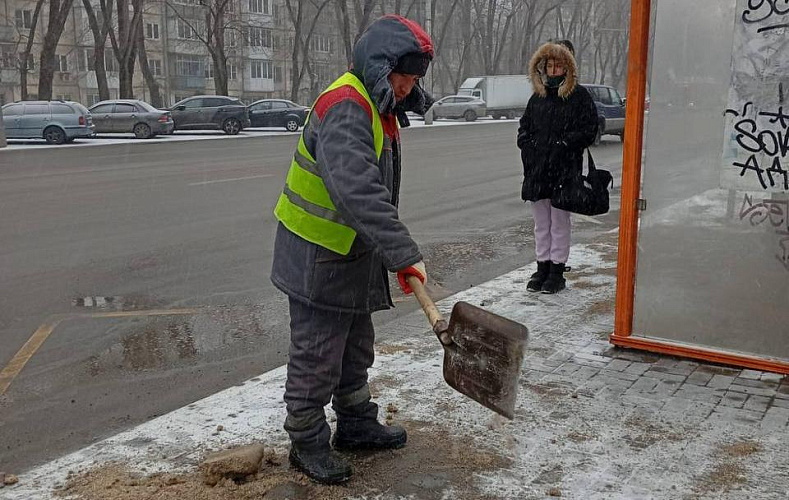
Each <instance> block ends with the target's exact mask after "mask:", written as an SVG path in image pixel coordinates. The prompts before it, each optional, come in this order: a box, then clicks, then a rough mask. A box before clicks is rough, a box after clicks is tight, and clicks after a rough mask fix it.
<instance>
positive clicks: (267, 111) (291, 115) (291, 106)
mask: <svg viewBox="0 0 789 500" xmlns="http://www.w3.org/2000/svg"><path fill="white" fill-rule="evenodd" d="M309 112H310V108H308V107H306V106H301V105H299V104H296V103H295V102H291V101H286V100H284V99H261V100H259V101H255V102H253V103H252V104H250V105H249V121H250V122H251V123H252V126H253V127H285V128H286V129H287V130H288V131H290V132H295V131H297V130H298V129H299V127H302V126H304V123H305V122H306V121H307V115H308V114H309Z"/></svg>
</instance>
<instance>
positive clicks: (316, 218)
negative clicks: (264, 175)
mask: <svg viewBox="0 0 789 500" xmlns="http://www.w3.org/2000/svg"><path fill="white" fill-rule="evenodd" d="M345 85H350V86H351V87H353V88H354V89H356V90H357V91H358V92H359V94H361V95H362V96H363V97H364V99H365V100H366V101H367V102H368V103H369V104H370V109H371V110H372V128H373V142H374V144H375V156H376V158H378V159H379V160H380V158H381V151H382V150H383V144H384V130H383V126H382V125H381V117H380V115H379V114H378V108H377V107H376V106H375V104H373V101H372V100H371V99H370V96H369V95H368V94H367V89H365V88H364V85H363V84H362V82H361V81H360V80H359V79H358V78H357V77H356V76H355V75H354V74H352V73H345V74H344V75H342V76H341V77H340V78H338V79H337V80H336V81H335V82H334V83H332V84H331V85H329V87H328V88H327V89H326V90H324V91H323V93H322V94H321V96H322V95H323V94H325V93H327V92H329V91H331V90H334V89H336V88H338V87H342V86H345ZM318 99H320V96H319V97H318ZM316 102H317V100H316ZM313 109H314V107H313ZM311 114H312V112H310V115H311ZM307 120H308V121H309V116H308V117H307ZM306 130H307V127H306V123H305V127H304V131H302V134H301V138H300V139H299V145H298V147H297V148H296V153H295V154H294V155H293V160H292V161H291V163H290V170H289V171H288V177H287V180H286V181H285V189H284V190H283V192H282V194H281V195H280V197H279V200H278V201H277V206H276V208H274V215H275V216H276V218H277V220H279V221H280V222H281V223H282V224H283V225H284V226H285V227H286V228H288V230H290V231H291V232H293V233H295V234H297V235H299V236H301V237H302V238H304V239H305V240H307V241H309V242H312V243H315V244H316V245H320V246H322V247H324V248H327V249H329V250H331V251H333V252H335V253H338V254H340V255H348V252H350V251H351V245H353V242H354V240H355V239H356V231H355V230H354V229H353V228H351V227H350V226H349V225H348V224H347V223H345V222H344V221H343V219H342V217H341V216H340V214H339V213H338V212H337V208H336V207H335V206H334V203H332V201H331V198H330V196H329V191H328V190H327V189H326V184H324V182H323V178H322V177H321V166H320V165H318V163H317V162H316V161H315V158H313V156H312V155H311V154H310V152H309V151H307V147H306V146H305V145H304V132H305V131H306Z"/></svg>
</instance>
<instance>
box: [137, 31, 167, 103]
mask: <svg viewBox="0 0 789 500" xmlns="http://www.w3.org/2000/svg"><path fill="white" fill-rule="evenodd" d="M137 50H138V51H139V56H140V70H141V71H142V76H143V78H144V79H145V84H146V85H147V86H148V91H149V92H150V94H151V104H152V105H153V107H155V108H161V107H162V106H164V101H163V100H162V94H161V92H159V82H157V81H156V76H155V75H154V74H153V72H152V71H151V68H150V66H149V65H148V54H147V53H146V52H145V32H144V31H143V29H142V23H140V25H139V26H138V27H137Z"/></svg>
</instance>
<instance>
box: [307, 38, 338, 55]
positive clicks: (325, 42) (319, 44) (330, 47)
mask: <svg viewBox="0 0 789 500" xmlns="http://www.w3.org/2000/svg"><path fill="white" fill-rule="evenodd" d="M310 48H311V49H312V50H313V51H315V52H333V51H334V40H333V39H332V38H331V37H330V36H326V35H319V34H314V35H312V38H311V39H310Z"/></svg>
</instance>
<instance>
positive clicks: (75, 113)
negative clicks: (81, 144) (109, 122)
mask: <svg viewBox="0 0 789 500" xmlns="http://www.w3.org/2000/svg"><path fill="white" fill-rule="evenodd" d="M3 126H4V127H5V133H6V137H7V138H9V139H46V141H47V142H48V143H49V144H63V143H64V142H71V141H73V140H74V139H77V138H80V137H91V136H92V135H93V133H94V126H93V121H92V120H91V116H90V111H88V109H87V108H86V107H85V106H83V105H82V104H80V103H78V102H72V101H19V102H13V103H10V104H6V105H5V106H3Z"/></svg>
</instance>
